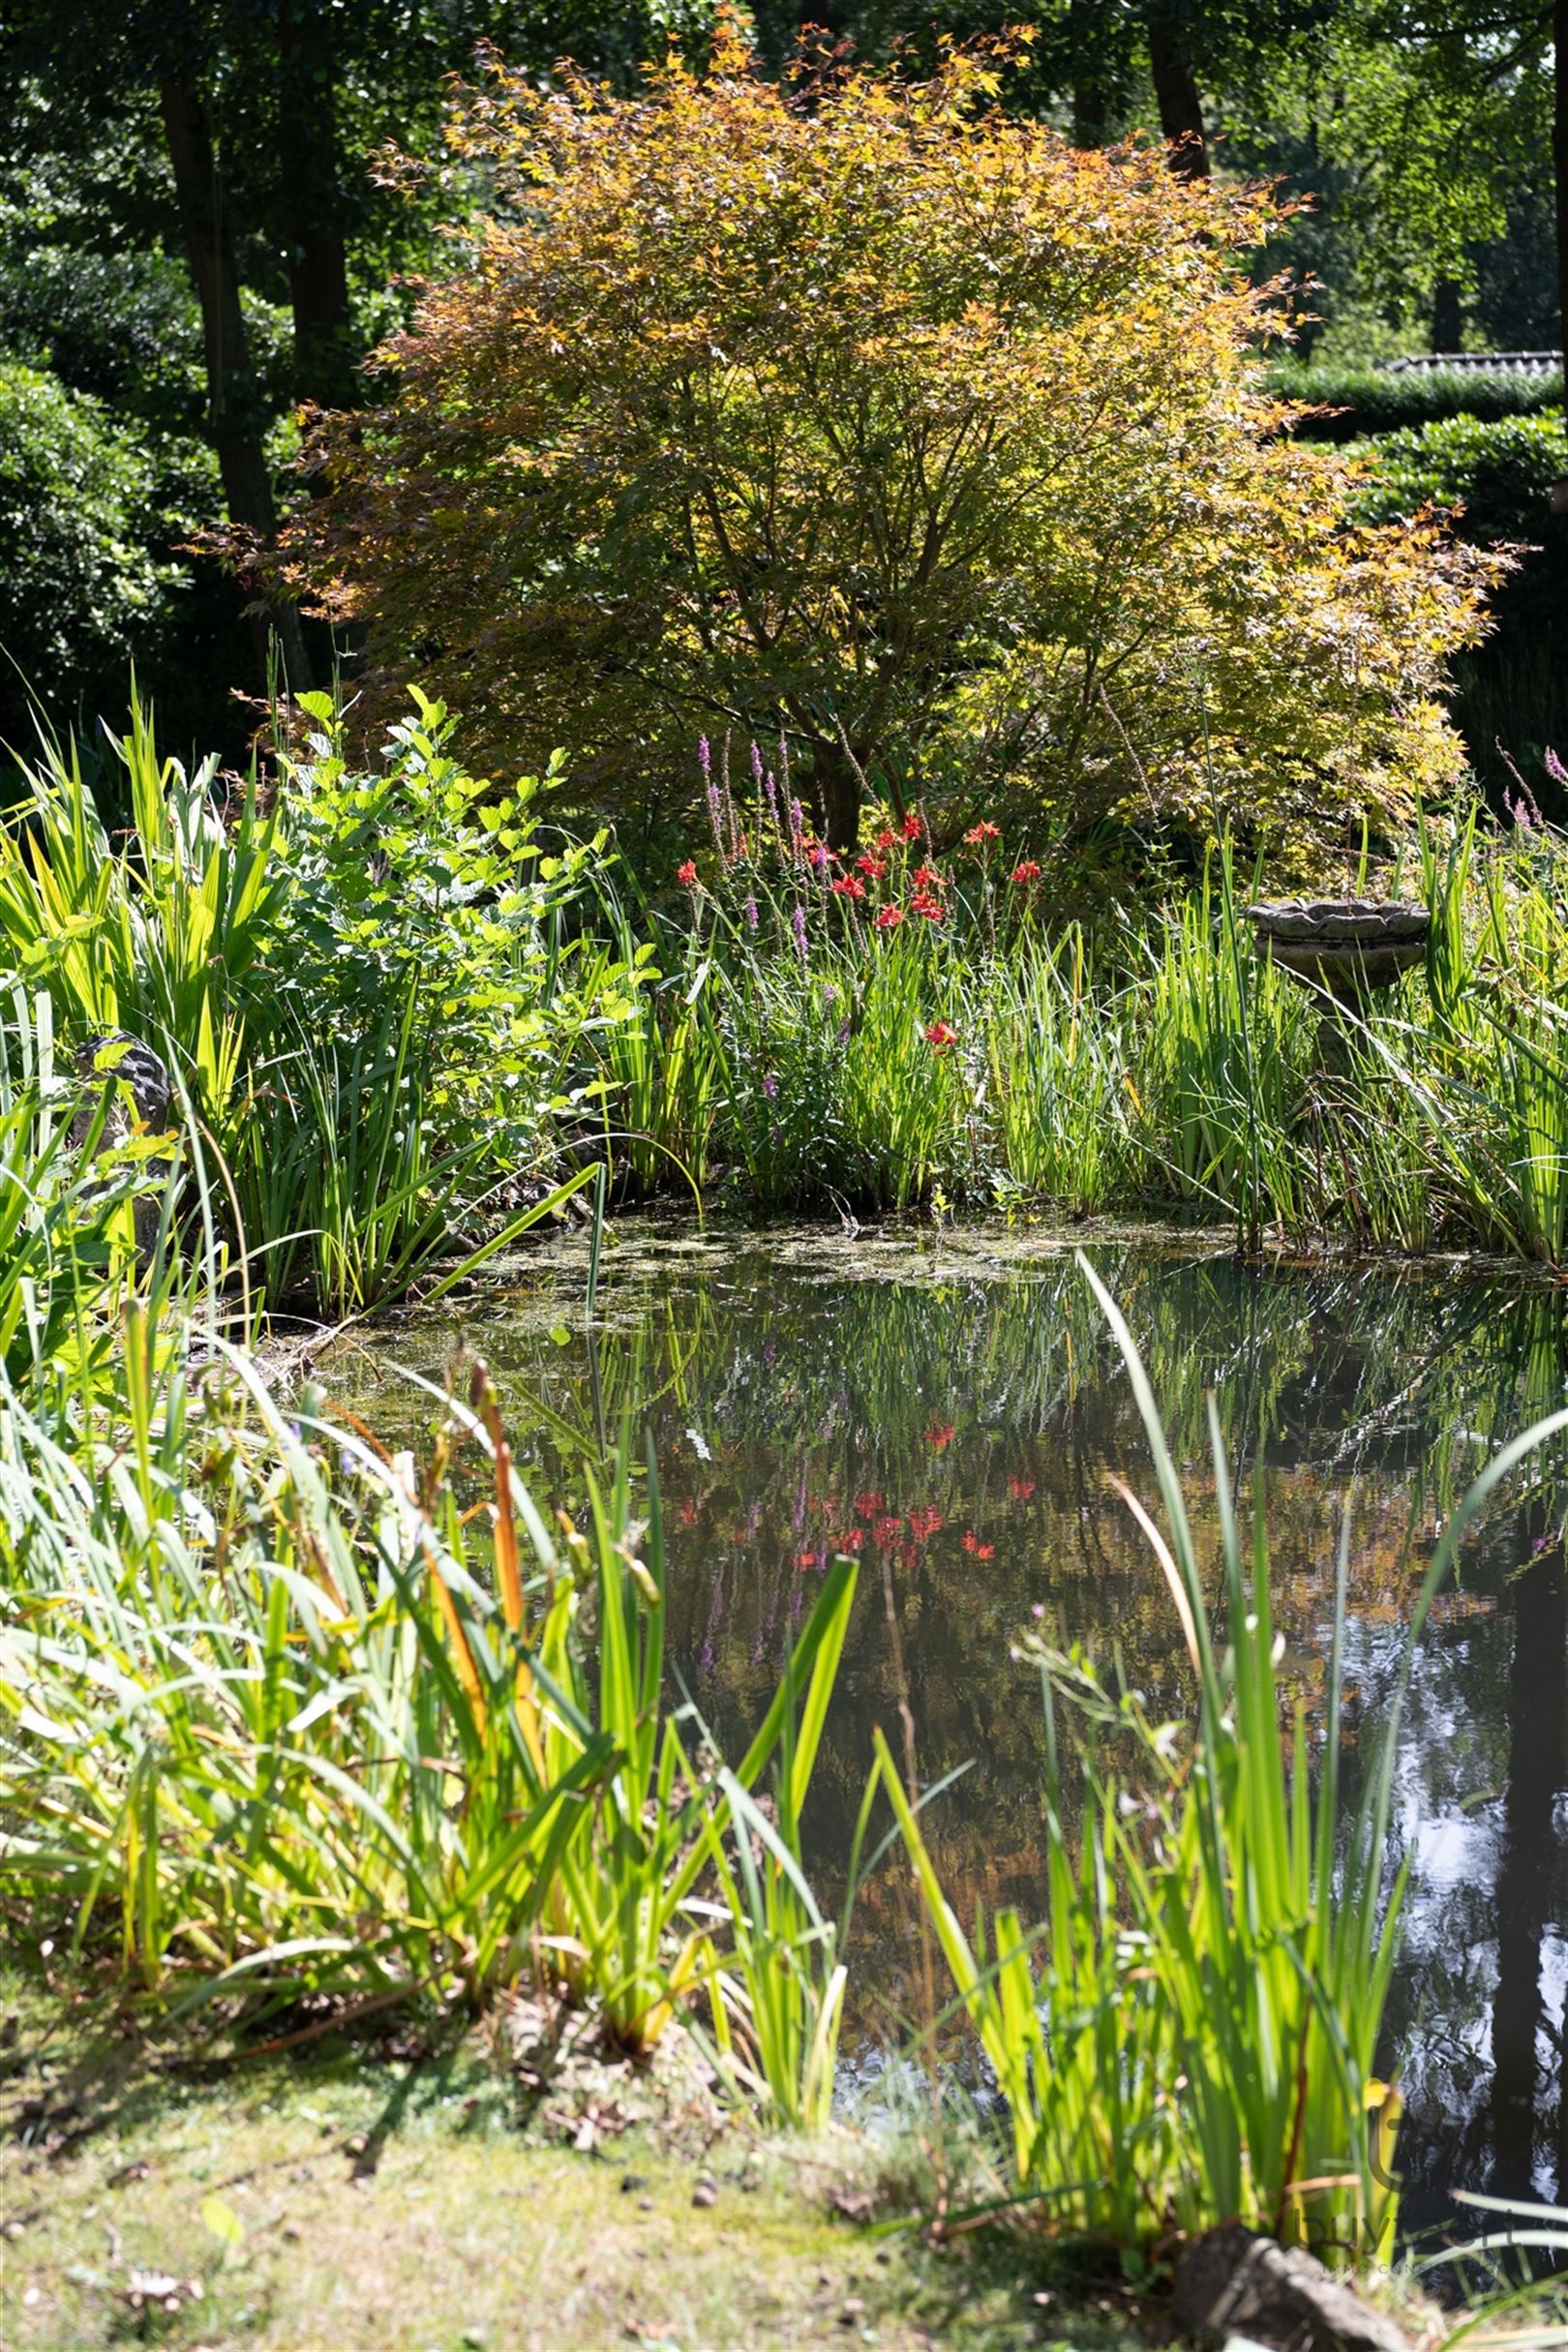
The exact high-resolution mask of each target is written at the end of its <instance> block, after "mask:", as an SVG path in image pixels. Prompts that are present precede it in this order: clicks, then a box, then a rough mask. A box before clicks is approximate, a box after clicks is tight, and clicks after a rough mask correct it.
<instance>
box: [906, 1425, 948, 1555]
mask: <svg viewBox="0 0 1568 2352" xmlns="http://www.w3.org/2000/svg"><path fill="white" fill-rule="evenodd" d="M948 1434H949V1436H951V1434H952V1432H951V1431H949V1432H948ZM941 1524H942V1514H941V1512H940V1511H939V1510H938V1509H937V1507H936V1505H935V1503H927V1505H926V1507H925V1509H924V1510H923V1511H912V1512H911V1513H910V1515H909V1531H910V1533H911V1535H913V1536H914V1537H915V1539H916V1541H917V1542H918V1543H922V1544H923V1543H924V1541H925V1539H926V1537H927V1536H928V1535H935V1534H936V1532H937V1530H938V1528H939V1527H940V1526H941Z"/></svg>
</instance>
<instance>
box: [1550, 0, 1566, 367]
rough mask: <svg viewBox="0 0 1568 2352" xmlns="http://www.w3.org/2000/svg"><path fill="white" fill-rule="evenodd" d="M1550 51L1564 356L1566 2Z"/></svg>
mask: <svg viewBox="0 0 1568 2352" xmlns="http://www.w3.org/2000/svg"><path fill="white" fill-rule="evenodd" d="M1552 40H1553V49H1554V55H1553V84H1554V87H1555V96H1554V99H1553V111H1552V161H1553V168H1554V171H1555V175H1556V182H1557V206H1556V210H1557V342H1558V344H1559V345H1560V346H1561V347H1562V349H1563V350H1564V352H1568V0H1556V4H1555V6H1554V8H1553V12H1552ZM1563 406H1564V408H1565V409H1568V361H1565V363H1564V369H1563Z"/></svg>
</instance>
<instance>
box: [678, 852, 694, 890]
mask: <svg viewBox="0 0 1568 2352" xmlns="http://www.w3.org/2000/svg"><path fill="white" fill-rule="evenodd" d="M696 879H697V860H696V859H695V858H688V859H686V862H685V864H684V865H678V866H677V867H676V880H677V882H683V883H684V884H685V886H686V888H687V890H690V888H691V886H692V884H693V883H694V882H695V881H696Z"/></svg>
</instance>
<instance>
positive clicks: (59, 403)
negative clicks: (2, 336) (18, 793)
mask: <svg viewBox="0 0 1568 2352" xmlns="http://www.w3.org/2000/svg"><path fill="white" fill-rule="evenodd" d="M154 482H155V474H154V467H153V465H152V462H151V460H150V458H149V457H148V455H147V453H146V451H145V450H143V449H142V448H141V447H139V446H138V444H137V443H136V441H135V440H134V439H133V438H132V437H131V436H130V435H129V434H128V433H126V432H124V431H122V430H121V429H120V428H119V427H118V426H117V425H115V424H114V423H113V422H112V421H111V420H110V418H109V417H108V415H107V414H106V411H105V410H104V409H103V408H102V407H100V406H99V404H98V402H97V401H94V400H88V399H86V398H84V397H83V396H81V395H80V394H76V393H72V392H68V391H67V390H66V389H65V387H64V385H62V384H60V383H58V382H56V380H55V379H54V378H53V377H50V376H46V375H45V374H43V373H41V372H40V371H39V370H38V369H36V368H26V367H21V366H18V365H17V364H16V363H15V362H14V361H8V360H0V650H3V652H4V653H5V654H6V655H8V656H9V660H8V661H7V662H6V663H5V664H4V665H3V673H4V674H3V675H0V721H3V723H4V726H5V730H6V732H7V734H8V735H9V736H10V737H11V738H12V739H13V740H19V739H22V738H21V728H22V726H23V725H25V716H26V708H27V694H26V689H27V687H32V688H34V689H35V690H36V691H37V692H38V693H40V694H41V695H42V694H47V695H48V696H49V698H50V699H51V701H54V702H56V703H58V702H59V701H61V700H72V699H76V698H80V699H82V700H83V701H85V702H86V703H88V704H94V703H96V702H97V701H98V700H99V699H100V698H102V697H105V696H107V695H109V694H114V695H115V698H116V699H118V696H119V694H122V693H123V690H124V689H123V685H122V683H121V681H122V679H123V677H124V671H125V664H126V660H127V657H128V656H133V655H135V654H136V653H137V652H138V651H139V650H140V649H141V648H143V647H145V646H146V645H147V644H148V643H149V642H150V640H151V636H152V633H153V631H154V629H155V627H156V624H157V621H158V618H159V605H160V599H161V597H162V595H163V592H164V589H165V588H166V586H167V585H168V584H169V583H170V582H171V581H172V580H173V578H174V577H175V574H174V572H173V570H172V569H171V568H170V567H169V566H166V565H163V564H160V563H159V562H157V561H156V560H155V559H154V558H153V556H152V555H151V554H150V553H149V552H148V548H147V544H146V541H147V517H148V510H149V508H150V507H151V506H152V504H153V500H154ZM13 665H15V667H13ZM18 672H19V673H20V676H19V677H18V675H17V674H18ZM23 681H25V683H24V682H23Z"/></svg>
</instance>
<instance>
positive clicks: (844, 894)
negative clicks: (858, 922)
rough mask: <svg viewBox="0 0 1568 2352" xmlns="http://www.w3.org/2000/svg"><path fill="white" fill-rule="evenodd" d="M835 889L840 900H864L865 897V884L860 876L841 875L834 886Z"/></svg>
mask: <svg viewBox="0 0 1568 2352" xmlns="http://www.w3.org/2000/svg"><path fill="white" fill-rule="evenodd" d="M833 889H834V890H836V892H837V893H838V895H839V897H840V898H863V897H864V896H865V884H864V883H863V882H862V881H861V880H860V878H859V875H858V874H840V875H839V877H838V880H837V881H836V882H835V883H834V884H833Z"/></svg>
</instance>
